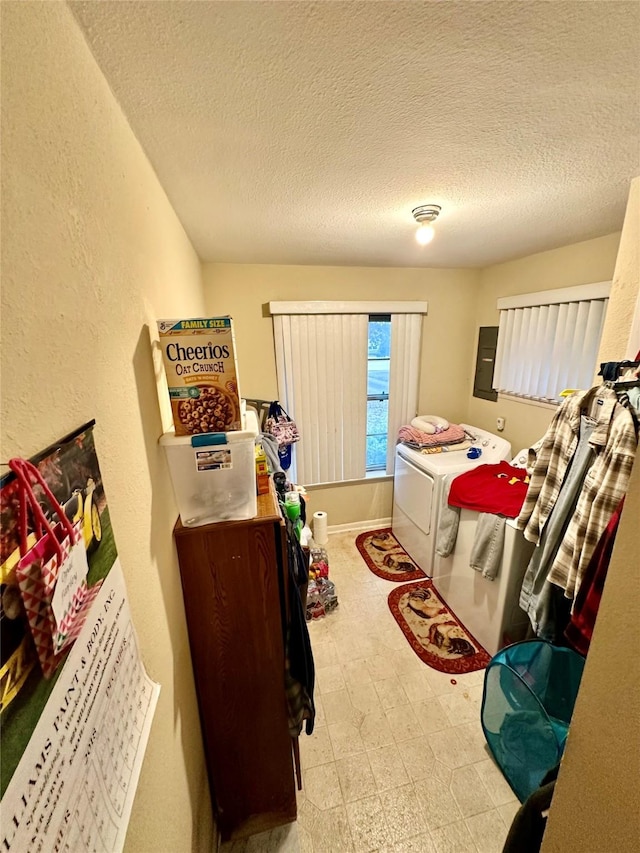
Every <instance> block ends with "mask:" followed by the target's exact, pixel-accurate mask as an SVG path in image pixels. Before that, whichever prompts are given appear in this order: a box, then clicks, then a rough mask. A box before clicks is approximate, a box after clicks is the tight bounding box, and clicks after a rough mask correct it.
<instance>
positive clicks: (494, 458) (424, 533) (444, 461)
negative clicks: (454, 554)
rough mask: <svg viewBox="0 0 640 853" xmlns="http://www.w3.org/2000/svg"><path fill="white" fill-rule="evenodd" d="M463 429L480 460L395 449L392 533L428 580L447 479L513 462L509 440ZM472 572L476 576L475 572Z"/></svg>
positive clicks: (456, 452)
mask: <svg viewBox="0 0 640 853" xmlns="http://www.w3.org/2000/svg"><path fill="white" fill-rule="evenodd" d="M460 426H461V427H462V428H463V429H465V430H466V431H467V432H468V433H470V434H471V435H473V436H474V438H475V442H474V444H475V446H477V447H480V448H481V449H482V455H481V456H480V457H479V458H478V459H469V458H468V457H467V451H466V450H450V451H448V452H444V453H426V454H425V453H420V451H418V450H413V449H412V448H410V447H407V446H406V445H404V444H398V445H397V447H396V460H395V462H396V464H395V472H394V477H393V515H392V521H391V529H392V530H393V535H394V536H395V537H396V539H397V540H398V542H400V544H401V545H402V547H403V548H404V549H405V551H406V552H407V553H408V554H409V556H410V557H411V558H412V559H413V560H414V561H415V562H416V563H417V564H418V565H419V566H420V568H421V569H422V570H423V571H424V572H425V573H426V574H427V575H429V576H431V575H432V574H433V568H434V557H435V546H436V538H437V534H438V519H439V514H440V506H441V503H442V488H443V481H444V478H445V477H446V476H447V475H448V474H460V473H462V472H463V471H468V470H470V469H471V468H475V467H477V466H478V465H482V464H494V463H496V462H500V461H501V460H503V459H510V458H511V444H510V443H509V442H508V441H506V439H504V438H501V437H500V436H498V435H494V434H493V433H491V432H487V431H486V430H483V429H480V428H479V427H474V426H470V425H469V424H460ZM469 571H470V572H472V573H474V572H473V569H469ZM445 598H446V596H445ZM453 609H454V610H455V608H453ZM469 630H471V629H469Z"/></svg>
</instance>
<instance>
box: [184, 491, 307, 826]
mask: <svg viewBox="0 0 640 853" xmlns="http://www.w3.org/2000/svg"><path fill="white" fill-rule="evenodd" d="M174 535H175V541H176V546H177V549H178V559H179V563H180V575H181V578H182V589H183V592H184V603H185V610H186V615H187V625H188V631H189V642H190V646H191V657H192V660H193V669H194V676H195V682H196V690H197V694H198V705H199V709H200V720H201V724H202V732H203V737H204V744H205V751H206V759H207V766H208V772H209V781H210V785H211V795H212V799H213V807H214V812H215V815H216V820H217V823H218V828H219V830H220V832H221V834H222V837H223V839H228V838H231V837H233V838H240V837H244V836H246V835H250V834H252V833H255V832H261V831H263V830H265V829H269V828H271V827H273V826H278V825H280V824H283V823H287V822H289V821H292V820H295V817H296V796H295V787H294V775H293V762H292V750H291V738H290V736H289V730H288V726H287V708H286V699H285V687H284V650H283V641H282V622H281V601H282V591H281V589H280V586H281V584H282V582H283V580H282V577H283V575H282V572H281V571H280V570H279V565H281V561H282V559H283V555H284V554H286V549H285V542H286V540H285V538H284V537H285V531H284V526H283V523H282V518H281V515H280V512H279V509H278V505H277V503H276V499H275V495H274V493H273V491H271V492H270V493H269V494H267V495H260V496H259V497H258V515H257V517H256V518H254V519H251V520H250V521H230V522H219V523H217V524H207V525H203V526H201V527H183V526H182V524H181V523H180V521H178V522H177V524H176V526H175V530H174Z"/></svg>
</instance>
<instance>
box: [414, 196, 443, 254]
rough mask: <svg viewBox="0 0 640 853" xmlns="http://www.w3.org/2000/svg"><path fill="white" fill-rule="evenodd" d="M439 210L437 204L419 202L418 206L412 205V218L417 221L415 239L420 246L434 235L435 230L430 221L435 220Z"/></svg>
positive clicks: (428, 241)
mask: <svg viewBox="0 0 640 853" xmlns="http://www.w3.org/2000/svg"><path fill="white" fill-rule="evenodd" d="M441 210H442V208H441V207H440V205H439V204H421V205H420V207H414V208H413V210H412V211H411V213H413V218H414V219H415V221H416V222H417V223H418V230H417V231H416V240H417V241H418V243H420V245H421V246H426V245H427V243H430V242H431V241H432V240H433V238H434V237H435V234H436V232H435V231H434V228H433V225H432V224H431V223H432V222H435V221H436V219H437V218H438V214H439V213H440V211H441Z"/></svg>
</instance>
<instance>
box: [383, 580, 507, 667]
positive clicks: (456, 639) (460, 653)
mask: <svg viewBox="0 0 640 853" xmlns="http://www.w3.org/2000/svg"><path fill="white" fill-rule="evenodd" d="M388 601H389V608H390V610H391V612H392V613H393V616H394V618H395V620H396V622H397V623H398V625H399V626H400V628H401V630H402V633H403V634H404V635H405V637H406V638H407V641H408V643H409V645H410V646H411V648H412V649H413V650H414V652H415V653H416V654H417V655H418V657H419V658H420V660H422V661H424V663H426V664H428V665H429V666H430V667H432V668H433V669H437V670H439V671H440V672H446V673H451V674H462V673H465V672H474V671H475V670H477V669H484V667H485V666H486V665H487V664H488V663H489V661H490V660H491V657H490V655H489V653H488V652H486V651H485V649H483V648H482V646H481V645H480V643H479V642H478V641H477V640H476V639H475V637H473V636H472V635H471V634H470V633H469V632H468V631H467V629H466V628H465V627H464V625H463V624H462V623H461V622H460V620H459V619H458V618H457V616H456V615H455V614H454V613H453V612H452V611H451V610H450V609H449V607H448V606H447V604H446V602H445V601H444V599H443V598H441V596H440V595H439V594H438V592H437V590H436V588H435V587H434V585H433V583H432V582H431V581H430V580H428V579H425V580H422V581H418V582H415V583H410V584H405V585H404V586H399V587H396V588H395V589H393V590H391V592H390V593H389V598H388Z"/></svg>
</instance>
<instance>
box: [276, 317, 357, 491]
mask: <svg viewBox="0 0 640 853" xmlns="http://www.w3.org/2000/svg"><path fill="white" fill-rule="evenodd" d="M368 321H369V317H368V314H353V313H351V314H343V315H336V314H292V315H287V314H282V315H274V317H273V327H274V337H275V348H276V368H277V373H278V396H279V399H280V402H281V403H282V405H283V406H284V408H285V409H286V410H287V412H288V413H289V414H290V415H291V417H292V418H293V419H294V420H295V421H296V423H297V425H298V427H299V429H300V435H301V438H300V441H299V442H298V443H297V444H296V445H295V450H294V462H293V465H292V477H293V479H294V481H295V482H298V483H304V484H312V483H328V482H336V481H340V480H354V479H360V478H362V477H364V476H365V473H366V418H367V340H368Z"/></svg>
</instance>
